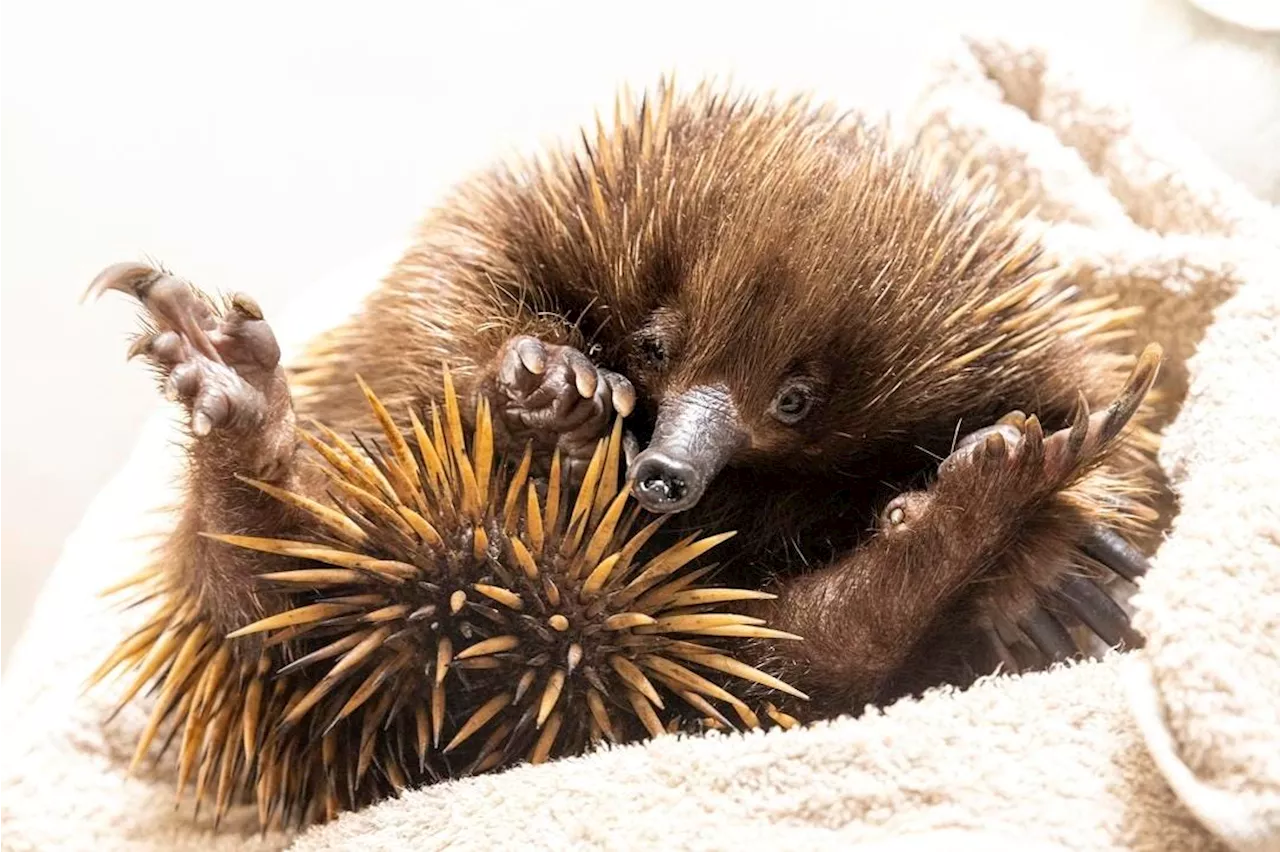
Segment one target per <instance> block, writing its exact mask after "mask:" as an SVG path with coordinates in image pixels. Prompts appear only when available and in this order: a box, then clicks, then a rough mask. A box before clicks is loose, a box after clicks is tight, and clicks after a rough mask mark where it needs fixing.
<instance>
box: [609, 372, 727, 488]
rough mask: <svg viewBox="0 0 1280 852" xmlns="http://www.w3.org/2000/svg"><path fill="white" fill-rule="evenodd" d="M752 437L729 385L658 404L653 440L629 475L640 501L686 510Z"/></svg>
mask: <svg viewBox="0 0 1280 852" xmlns="http://www.w3.org/2000/svg"><path fill="white" fill-rule="evenodd" d="M745 442H746V430H745V429H743V427H742V423H741V420H740V419H739V417H738V412H737V409H736V408H735V407H734V404H733V397H732V396H731V395H730V393H729V389H728V388H726V387H725V386H724V385H718V384H717V385H698V386H696V387H693V388H690V389H689V390H686V391H684V392H683V393H681V394H678V395H676V396H674V397H672V398H671V399H667V400H664V401H663V402H662V404H661V405H659V407H658V421H657V423H656V424H655V425H654V429H653V439H652V440H651V441H650V442H649V446H648V447H647V448H646V449H645V451H644V452H642V453H640V455H638V456H636V458H635V460H634V461H633V462H632V465H631V470H630V472H629V474H628V476H629V477H630V479H631V490H632V493H633V494H634V495H635V498H636V501H637V502H638V503H639V504H640V505H641V506H643V507H644V508H645V509H647V510H649V511H650V512H655V513H670V512H683V511H685V510H686V509H690V508H693V507H694V506H696V505H697V503H698V501H699V500H701V499H702V495H703V492H705V491H706V490H707V485H709V484H710V482H711V480H713V479H714V478H715V477H716V474H718V473H719V472H720V471H721V469H723V468H724V466H725V465H726V464H727V463H728V462H729V459H730V458H732V457H733V454H734V453H735V452H736V451H737V450H738V448H739V447H741V446H742V445H743V444H744V443H745Z"/></svg>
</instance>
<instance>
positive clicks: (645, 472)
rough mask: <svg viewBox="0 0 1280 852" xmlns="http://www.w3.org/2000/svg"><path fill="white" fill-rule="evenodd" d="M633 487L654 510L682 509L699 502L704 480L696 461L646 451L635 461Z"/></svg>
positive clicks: (632, 474)
mask: <svg viewBox="0 0 1280 852" xmlns="http://www.w3.org/2000/svg"><path fill="white" fill-rule="evenodd" d="M631 482H632V491H633V493H634V494H635V497H636V501H637V502H638V503H639V504H640V505H641V506H643V507H644V508H645V509H648V510H649V511H650V512H681V511H684V510H685V509H688V508H689V507H690V506H692V505H694V504H695V503H697V502H698V499H699V498H700V497H701V496H702V489H703V486H704V483H703V481H702V477H701V476H699V475H698V472H697V470H695V469H694V467H693V465H691V464H689V463H687V462H683V461H680V460H679V459H674V458H671V457H669V456H667V455H665V454H663V453H661V452H643V453H641V454H640V455H638V456H637V457H636V459H635V461H634V462H633V467H632V471H631Z"/></svg>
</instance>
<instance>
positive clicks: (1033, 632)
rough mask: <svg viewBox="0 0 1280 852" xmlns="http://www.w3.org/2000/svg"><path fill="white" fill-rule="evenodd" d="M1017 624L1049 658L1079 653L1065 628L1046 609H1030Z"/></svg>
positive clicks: (1056, 658)
mask: <svg viewBox="0 0 1280 852" xmlns="http://www.w3.org/2000/svg"><path fill="white" fill-rule="evenodd" d="M1018 626H1019V627H1021V628H1022V632H1023V633H1025V634H1026V635H1027V638H1028V639H1030V640H1031V641H1032V643H1034V644H1035V646H1036V647H1037V648H1039V649H1040V651H1041V652H1042V653H1043V654H1044V655H1045V656H1046V657H1048V658H1049V659H1050V660H1053V661H1055V662H1056V661H1058V660H1065V659H1068V658H1070V657H1073V656H1075V655H1076V654H1078V653H1079V648H1077V647H1076V643H1075V640H1073V639H1072V638H1071V634H1070V633H1068V632H1067V628H1065V627H1063V626H1062V622H1060V621H1058V619H1057V618H1055V617H1054V615H1053V613H1051V612H1049V611H1048V610H1046V609H1040V608H1037V609H1034V610H1032V611H1031V612H1030V613H1028V614H1027V615H1026V616H1024V617H1023V618H1022V620H1021V621H1020V622H1019V624H1018Z"/></svg>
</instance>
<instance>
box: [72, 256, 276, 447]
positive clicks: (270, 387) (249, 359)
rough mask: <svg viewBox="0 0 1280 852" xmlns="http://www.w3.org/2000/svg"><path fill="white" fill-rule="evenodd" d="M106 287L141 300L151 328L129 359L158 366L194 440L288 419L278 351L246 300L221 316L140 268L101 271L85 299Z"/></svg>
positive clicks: (240, 298) (180, 286) (167, 278)
mask: <svg viewBox="0 0 1280 852" xmlns="http://www.w3.org/2000/svg"><path fill="white" fill-rule="evenodd" d="M108 290H114V291H117V292H120V293H124V294H126V295H128V296H131V297H133V298H134V299H136V300H138V302H140V303H141V305H142V307H143V310H144V312H145V319H146V320H147V325H148V326H149V328H148V330H147V331H145V332H144V333H143V334H142V335H140V336H139V337H138V338H137V339H136V340H134V342H133V343H132V345H131V346H130V347H129V351H128V356H129V358H130V359H132V358H137V357H142V358H145V359H146V360H147V361H148V362H149V363H150V364H151V365H152V366H153V367H154V368H155V369H156V371H157V372H158V373H159V374H160V378H161V382H162V386H163V389H164V393H165V395H166V396H167V397H169V398H170V399H172V400H175V401H178V402H181V403H182V404H183V405H184V406H185V407H186V408H187V410H188V412H189V413H190V417H191V421H190V422H191V431H192V432H193V433H194V434H195V435H196V436H197V437H204V436H206V435H209V434H211V433H213V432H215V431H218V432H224V433H229V434H235V435H237V436H240V437H244V436H247V435H249V434H251V433H252V432H253V431H254V430H261V429H263V428H264V427H266V426H268V425H271V424H272V421H273V418H275V419H280V418H286V419H287V417H288V415H289V412H290V410H291V409H290V407H289V405H288V390H287V386H286V384H285V382H284V378H283V375H282V373H281V371H280V370H279V363H280V348H279V346H278V345H277V343H276V338H275V334H274V333H273V332H272V331H271V327H270V326H269V325H268V324H267V322H266V321H265V320H264V319H263V317H262V309H261V308H260V307H259V306H258V304H257V302H255V301H254V300H253V299H252V298H250V297H248V296H246V295H244V294H236V295H234V296H232V297H231V299H230V300H229V301H228V304H227V306H226V308H225V310H221V311H220V310H218V308H217V307H216V306H215V304H214V303H213V302H212V301H211V300H210V299H209V298H207V297H206V296H205V295H204V294H203V293H201V292H200V291H199V290H197V289H196V288H195V287H194V286H193V285H192V284H190V283H188V282H186V281H184V280H182V279H181V278H177V277H175V276H173V275H171V274H170V273H168V272H166V271H164V270H161V269H155V268H153V267H150V266H147V265H145V264H141V263H117V264H115V265H113V266H109V267H107V268H106V269H104V270H103V271H102V272H101V273H99V274H98V276H97V277H96V278H94V280H93V283H92V284H90V285H89V289H88V291H87V292H86V294H85V295H86V296H94V297H97V296H101V295H102V294H103V293H105V292H107V291H108ZM275 446H276V448H277V449H280V448H282V447H283V446H284V444H283V443H282V442H280V441H276V442H275Z"/></svg>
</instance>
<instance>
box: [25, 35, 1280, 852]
mask: <svg viewBox="0 0 1280 852" xmlns="http://www.w3.org/2000/svg"><path fill="white" fill-rule="evenodd" d="M1072 67H1083V66H1073V65H1072V64H1071V63H1070V62H1069V61H1067V60H1064V59H1063V58H1061V57H1059V56H1057V55H1056V54H1055V55H1052V56H1049V55H1046V54H1045V53H1043V52H1041V51H1038V50H1036V49H1032V48H1027V47H1024V46H1022V45H1020V44H1019V43H1017V42H1009V41H985V42H984V41H979V42H972V43H967V44H966V45H965V46H964V47H962V48H960V49H958V50H957V51H956V53H955V55H954V56H952V57H950V59H949V60H948V61H947V62H945V63H943V64H942V66H941V71H940V73H939V74H938V75H937V77H936V78H935V79H934V80H933V82H932V83H931V84H930V85H929V86H927V87H926V88H925V89H924V90H923V92H922V95H921V97H920V98H919V100H918V101H917V103H916V104H915V109H914V111H913V112H911V113H910V114H909V115H906V116H900V118H902V119H903V124H902V125H900V126H901V127H903V128H904V129H905V130H907V131H909V132H910V133H912V134H918V135H919V136H920V137H921V141H922V142H923V143H924V144H930V145H937V146H940V147H941V148H942V149H943V150H945V151H947V152H948V156H954V157H955V158H957V159H960V158H963V157H965V156H970V157H971V161H972V162H974V163H977V164H979V165H980V166H982V167H988V168H992V169H995V170H996V172H997V174H999V175H1000V176H1001V178H1002V183H1003V184H1004V185H1005V186H1006V187H1009V188H1011V190H1012V191H1015V192H1016V194H1029V195H1030V196H1031V197H1032V198H1033V200H1034V201H1035V202H1036V203H1037V205H1038V211H1039V212H1038V214H1037V215H1038V216H1039V218H1040V219H1041V220H1042V222H1043V224H1044V227H1045V242H1046V245H1047V246H1048V247H1049V249H1050V251H1051V252H1052V253H1053V254H1054V255H1055V256H1056V258H1057V259H1058V260H1059V261H1060V262H1061V263H1062V264H1064V265H1066V266H1069V267H1070V268H1072V269H1073V270H1075V272H1076V273H1077V276H1076V277H1077V280H1078V281H1079V282H1080V285H1081V286H1082V288H1084V289H1085V290H1087V291H1089V292H1090V293H1095V294H1106V293H1118V294H1119V296H1120V299H1121V301H1122V302H1123V303H1127V304H1142V305H1144V306H1146V307H1147V308H1148V313H1147V315H1146V318H1145V320H1143V322H1142V326H1141V328H1140V329H1139V334H1138V336H1137V337H1136V338H1135V345H1140V344H1141V343H1144V342H1146V341H1147V340H1150V339H1154V340H1158V341H1159V342H1161V343H1162V344H1164V346H1165V349H1166V353H1167V355H1168V359H1169V360H1168V364H1167V366H1166V368H1165V370H1164V372H1163V375H1162V380H1161V389H1162V391H1163V393H1164V398H1165V403H1164V404H1165V421H1166V424H1167V426H1166V428H1165V437H1164V446H1163V450H1162V453H1161V464H1162V467H1163V469H1164V471H1165V473H1166V474H1167V476H1168V478H1169V481H1170V483H1171V485H1172V486H1173V488H1174V491H1175V493H1176V495H1177V497H1178V500H1179V503H1180V512H1179V514H1178V515H1177V517H1176V519H1175V520H1174V522H1173V525H1172V527H1171V529H1170V531H1169V533H1168V535H1167V537H1166V539H1165V540H1164V541H1163V543H1162V545H1161V547H1160V549H1159V551H1158V553H1157V554H1156V556H1155V559H1154V570H1153V572H1152V573H1151V574H1150V575H1149V576H1148V577H1147V578H1146V579H1145V580H1144V581H1143V582H1142V584H1141V587H1140V591H1139V593H1138V594H1137V595H1136V596H1135V597H1134V598H1133V600H1132V604H1133V606H1134V608H1135V610H1136V621H1137V624H1138V626H1139V627H1140V629H1141V630H1142V631H1143V632H1144V633H1145V634H1146V635H1147V637H1148V645H1147V647H1146V648H1145V649H1144V650H1142V651H1140V652H1136V653H1133V654H1129V655H1124V656H1121V655H1114V654H1113V655H1110V656H1108V657H1107V658H1106V659H1103V660H1101V661H1097V662H1090V663H1080V664H1075V665H1067V666H1062V667H1059V668H1057V669H1055V670H1053V671H1050V672H1045V673H1040V674H1035V675H1028V676H1022V677H1003V678H992V679H987V680H985V681H983V682H982V683H979V684H978V685H976V686H974V687H973V688H971V689H969V690H966V691H964V692H955V691H953V690H946V689H942V690H936V691H933V692H931V693H930V694H928V695H926V696H924V697H923V698H921V699H919V700H909V701H902V702H899V703H898V704H896V705H894V706H893V707H891V708H889V709H887V710H885V711H883V712H869V713H867V714H866V715H864V716H863V717H861V718H859V719H841V720H837V721H834V722H831V723H824V724H818V725H814V726H811V727H809V728H807V729H802V730H793V731H789V732H780V731H775V732H770V733H768V734H763V733H753V734H744V735H737V734H735V735H710V736H704V737H698V738H686V737H670V736H669V737H661V738H659V739H657V740H654V741H651V742H648V743H644V744H639V745H633V746H628V747H623V748H616V749H610V750H605V751H601V752H598V753H595V754H592V755H588V756H584V757H581V758H577V759H572V760H565V761H560V762H556V763H552V764H548V765H543V766H538V767H521V768H517V769H514V770H511V771H508V772H506V773H503V774H499V775H492V776H486V777H479V778H474V779H469V780H466V781H461V782H455V783H450V784H444V785H439V786H435V787H431V788H426V789H421V790H417V791H413V792H408V793H405V794H404V795H402V796H401V797H400V798H399V799H395V800H391V801H388V802H385V803H383V804H380V805H378V806H375V807H372V808H369V809H366V810H364V811H361V812H357V813H353V814H347V815H344V816H342V817H340V818H339V819H338V820H336V821H335V822H333V823H330V824H327V825H322V826H317V827H315V828H313V829H311V830H310V831H308V832H306V833H305V834H303V835H302V836H301V837H296V838H295V837H291V836H288V835H282V834H275V833H269V834H267V835H265V836H264V835H260V834H259V833H258V832H257V831H256V814H255V812H254V810H253V809H252V808H250V807H244V808H237V809H234V810H233V811H232V813H231V814H230V815H229V817H228V818H227V819H225V820H224V821H223V824H222V826H221V828H220V829H219V831H218V832H217V833H216V834H215V833H213V832H212V831H211V828H210V826H209V824H208V819H207V818H206V817H204V816H202V817H200V818H199V819H198V820H196V821H194V822H193V820H192V818H191V815H190V812H189V808H188V807H184V808H182V809H179V810H175V808H174V807H173V805H172V802H173V789H172V784H173V772H172V770H171V767H170V764H169V763H168V762H164V761H162V762H161V763H160V764H159V765H158V766H156V767H154V768H148V769H146V770H143V771H140V772H139V773H138V775H137V776H136V777H133V778H129V777H127V776H126V773H125V766H127V764H128V761H129V757H130V755H131V753H132V748H133V743H134V741H135V738H136V736H137V734H138V732H139V730H140V728H141V727H142V725H143V722H144V720H145V708H140V707H129V708H126V709H125V711H124V712H122V713H121V714H120V715H119V716H117V717H116V718H115V719H114V720H112V721H111V722H109V723H107V722H105V721H104V719H105V716H106V715H107V712H108V710H109V708H110V707H111V705H112V698H113V697H114V695H113V690H112V689H111V688H110V687H108V688H105V689H100V690H96V691H94V692H92V693H90V694H88V695H82V694H81V684H82V683H83V682H84V678H85V677H86V676H87V675H88V673H89V672H90V671H91V670H92V669H93V667H94V666H95V665H96V663H97V662H99V661H100V659H101V658H102V657H103V655H104V654H105V653H106V652H107V650H108V649H109V648H110V647H111V646H112V645H113V644H114V643H115V642H116V641H118V639H119V638H120V637H122V636H123V635H124V632H125V631H126V630H127V629H128V627H129V625H130V623H132V621H133V619H134V618H135V616H134V615H132V614H128V613H126V614H125V615H124V616H121V615H120V614H119V613H116V612H114V611H112V610H110V609H108V608H107V607H106V606H105V605H104V603H103V602H102V601H101V600H100V599H98V598H96V597H95V596H94V592H95V590H96V589H97V588H100V587H102V586H105V585H107V584H109V583H110V582H111V581H112V580H113V579H116V578H118V577H122V576H124V575H127V574H129V573H131V572H132V571H133V570H136V566H138V565H139V564H141V563H142V561H143V560H144V559H145V558H146V554H147V545H146V543H145V542H144V541H142V540H140V539H139V538H138V536H139V535H141V534H142V533H144V532H146V531H148V530H154V529H156V528H158V527H159V528H162V527H163V524H164V517H163V516H154V515H153V516H147V517H144V516H142V515H141V514H140V513H139V512H138V511H137V502H138V501H137V495H139V494H147V495H164V496H171V495H172V491H171V488H172V485H171V482H172V479H173V474H174V472H175V471H176V470H177V469H178V463H179V457H178V456H177V454H176V453H174V452H172V451H171V450H170V449H169V448H168V447H167V440H166V439H167V438H169V437H170V433H169V429H170V428H171V425H170V423H169V421H168V419H167V418H156V419H155V420H153V422H152V423H151V424H150V425H149V426H148V429H147V431H146V433H145V434H144V435H143V437H142V440H141V443H140V444H139V447H138V450H137V452H136V453H135V456H134V458H133V459H132V460H131V461H130V463H129V464H128V465H127V466H126V467H125V468H124V470H123V471H122V472H121V473H120V474H119V475H118V476H117V477H116V478H115V479H114V480H113V481H112V483H111V484H110V485H109V486H108V487H107V488H106V489H105V490H104V491H103V493H102V494H101V495H100V496H99V498H98V499H97V501H96V502H95V504H94V505H93V507H92V509H91V510H90V512H89V513H88V515H87V516H86V518H85V520H84V522H83V524H82V525H81V527H80V528H79V529H78V530H77V532H76V533H75V534H74V535H73V536H72V537H71V538H70V539H69V540H68V542H67V545H66V550H65V552H64V554H63V556H62V559H61V561H60V564H59V565H58V567H57V569H56V570H55V572H54V574H53V576H52V579H51V580H50V581H49V584H48V585H47V587H46V588H45V590H44V593H43V595H42V598H41V601H40V603H39V606H38V608H37V611H36V613H35V615H34V617H33V619H32V621H31V625H30V627H29V629H28V631H27V634H26V635H25V637H24V639H23V641H22V643H21V645H20V646H19V647H18V648H17V649H16V650H15V653H14V656H13V662H12V664H11V666H10V671H9V673H8V674H9V677H8V679H7V682H6V684H5V695H4V729H5V742H4V766H3V782H4V801H3V819H4V834H3V846H4V848H5V849H15V850H17V849H51V848H95V849H138V850H143V849H146V850H152V849H155V850H159V849H194V848H214V849H216V848H227V849H231V848H249V849H280V848H285V847H287V846H290V845H292V847H293V848H295V849H298V850H312V852H320V850H338V849H349V848H354V849H361V850H373V849H399V848H415V849H444V848H450V849H477V850H487V849H495V848H551V849H561V848H567V847H570V846H580V845H588V846H602V847H608V848H612V849H631V848H634V849H649V848H663V849H734V848H739V847H747V848H771V849H799V848H804V849H854V848H857V849H868V850H869V849H877V850H891V849H892V850H903V849H918V848H929V849H932V848H949V849H970V848H972V849H978V848H982V849H1006V848H1007V849H1019V850H1026V849H1088V850H1098V849H1135V850H1179V849H1218V848H1234V849H1239V850H1251V851H1252V850H1264V849H1277V848H1280V710H1278V709H1277V708H1280V461H1277V459H1280V429H1277V426H1276V424H1277V423H1280V394H1277V393H1275V392H1268V391H1267V388H1268V387H1271V386H1275V387H1280V385H1277V384H1276V381H1277V379H1276V377H1277V376H1280V333H1278V332H1280V285H1278V284H1277V281H1278V280H1280V242H1278V238H1277V235H1280V217H1277V215H1276V211H1275V210H1274V209H1272V208H1271V207H1269V206H1267V205H1264V204H1262V203H1260V202H1257V201H1255V200H1254V199H1252V198H1250V197H1249V196H1248V195H1247V194H1245V193H1244V192H1243V191H1241V190H1239V189H1238V188H1236V187H1235V186H1234V185H1232V184H1231V183H1230V182H1228V181H1227V180H1226V179H1225V178H1223V177H1222V176H1220V175H1219V174H1218V173H1217V172H1216V171H1215V170H1214V169H1212V168H1210V167H1209V166H1208V165H1207V164H1205V163H1204V162H1202V161H1201V160H1200V159H1198V158H1197V157H1196V156H1195V155H1194V154H1192V153H1191V152H1189V151H1186V150H1181V149H1179V148H1178V147H1176V143H1175V142H1174V141H1173V140H1172V137H1171V136H1169V135H1168V134H1166V133H1164V132H1162V130H1161V129H1159V128H1153V127H1150V126H1144V125H1142V124H1140V123H1139V122H1137V121H1135V120H1133V119H1132V118H1131V117H1130V116H1129V114H1128V113H1127V112H1126V111H1125V110H1124V109H1123V108H1122V107H1120V106H1118V105H1117V104H1116V103H1114V102H1113V101H1112V99H1111V98H1110V97H1109V94H1108V93H1109V92H1110V89H1109V88H1108V87H1107V85H1106V84H1096V83H1095V84H1091V83H1090V82H1089V81H1087V80H1082V79H1080V78H1079V77H1078V76H1077V75H1075V74H1073V73H1071V72H1070V71H1069V70H1068V69H1070V68H1072ZM392 257H393V254H392V255H388V257H386V258H381V257H380V258H375V259H373V260H371V262H370V267H371V269H363V268H362V269H358V270H352V271H350V273H349V274H344V275H341V276H336V277H335V279H334V281H333V283H332V285H331V286H330V287H328V288H324V289H322V290H321V292H324V293H332V294H334V298H332V299H325V298H317V296H316V291H313V292H312V293H311V294H309V297H308V303H309V304H308V307H309V308H311V310H309V311H304V312H301V313H297V314H295V315H294V316H292V317H285V318H283V320H282V321H280V322H277V323H276V328H277V330H278V331H279V332H280V333H281V338H282V343H283V344H284V346H285V350H286V353H288V352H296V351H297V348H298V344H299V343H300V342H301V341H302V340H304V339H305V338H306V337H307V336H308V335H310V334H311V333H314V332H315V331H318V330H320V329H322V328H324V327H326V326H327V325H329V324H331V323H332V322H333V320H335V319H336V315H335V314H330V315H327V316H321V315H319V314H318V313H316V312H315V309H316V307H317V306H318V305H324V306H326V307H327V309H328V310H330V311H340V310H341V306H343V305H347V306H349V305H350V304H351V302H352V300H353V299H355V298H358V297H359V296H360V295H361V293H360V292H358V288H357V289H356V290H353V289H352V287H351V286H350V285H351V282H353V281H365V282H369V283H372V282H373V281H375V280H376V279H377V277H378V276H379V274H380V272H381V270H382V269H383V268H385V267H386V265H388V264H389V263H390V260H391V258H392ZM159 503H160V501H159V500H158V501H157V505H158V504H159ZM68 624H74V625H76V626H77V629H76V630H68V629H67V625H68Z"/></svg>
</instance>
